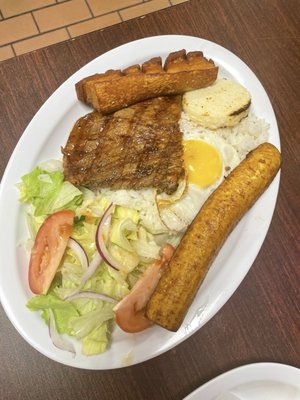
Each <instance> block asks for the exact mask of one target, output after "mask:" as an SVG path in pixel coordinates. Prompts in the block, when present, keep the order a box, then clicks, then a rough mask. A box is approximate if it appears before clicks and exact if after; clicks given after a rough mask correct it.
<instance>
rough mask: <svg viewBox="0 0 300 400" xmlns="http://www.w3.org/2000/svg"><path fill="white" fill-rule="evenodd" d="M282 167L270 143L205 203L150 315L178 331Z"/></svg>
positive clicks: (154, 297)
mask: <svg viewBox="0 0 300 400" xmlns="http://www.w3.org/2000/svg"><path fill="white" fill-rule="evenodd" d="M280 164H281V155H280V152H279V151H278V150H277V149H276V147H275V146H273V145H272V144H270V143H263V144H261V145H260V146H258V147H257V148H256V149H254V150H253V151H251V152H250V153H249V154H248V155H247V157H246V159H244V160H243V161H242V162H241V163H240V164H239V165H238V166H237V167H236V168H235V169H234V170H233V171H232V172H231V174H230V175H229V176H228V177H227V178H226V179H225V180H224V181H223V183H222V184H221V185H220V186H219V187H218V188H217V189H216V190H215V192H214V193H213V194H212V195H211V196H210V197H209V198H208V200H207V201H206V203H205V204H204V205H203V207H202V208H201V210H200V211H199V213H198V215H197V216H196V218H195V219H194V221H193V222H192V224H191V226H190V227H189V228H188V230H187V231H186V233H185V235H184V236H183V238H182V240H181V243H180V244H179V246H178V248H177V249H176V251H175V253H174V255H173V257H172V259H171V261H170V263H169V265H168V267H167V269H166V271H165V273H164V275H163V276H162V278H161V280H160V281H159V284H158V286H157V288H156V290H155V292H154V293H153V295H152V297H151V299H150V300H149V302H148V304H147V308H146V316H147V318H148V319H150V320H151V321H153V322H154V323H156V324H158V325H161V326H162V327H164V328H166V329H169V330H171V331H176V330H177V329H178V328H179V327H180V325H181V323H182V321H183V319H184V317H185V314H186V312H187V310H188V308H189V306H190V304H191V302H192V301H193V299H194V297H195V295H196V293H197V291H198V288H199V286H200V284H201V282H202V281H203V279H204V277H205V275H206V273H207V271H208V269H209V267H210V265H211V264H212V262H213V260H214V258H215V257H216V255H217V253H218V251H219V249H220V248H221V246H222V245H223V243H224V241H225V240H226V238H227V237H228V235H229V233H230V232H231V231H232V229H233V228H234V227H235V225H236V224H237V223H238V221H239V220H240V219H241V217H242V216H243V215H244V214H245V212H246V211H247V210H248V209H249V208H250V207H251V206H252V205H253V204H254V203H255V201H256V200H257V199H258V197H259V196H260V195H261V194H262V193H263V192H264V191H265V189H266V188H267V187H268V186H269V184H270V183H271V182H272V180H273V178H274V177H275V175H276V173H277V172H278V170H279V168H280Z"/></svg>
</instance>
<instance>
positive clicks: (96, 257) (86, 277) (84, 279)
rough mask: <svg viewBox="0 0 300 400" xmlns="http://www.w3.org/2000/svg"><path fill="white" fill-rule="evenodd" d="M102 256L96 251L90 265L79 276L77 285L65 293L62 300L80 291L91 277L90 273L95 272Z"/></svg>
mask: <svg viewBox="0 0 300 400" xmlns="http://www.w3.org/2000/svg"><path fill="white" fill-rule="evenodd" d="M101 261H102V258H101V256H100V254H99V253H98V252H97V251H96V253H95V255H94V257H93V259H92V261H91V262H90V265H89V266H88V268H87V270H86V271H85V273H84V274H83V275H82V277H81V281H80V284H79V286H78V287H77V288H76V289H75V290H74V291H73V292H72V293H71V294H69V295H67V296H66V297H65V298H64V300H67V299H68V298H69V297H70V296H73V295H75V294H77V293H79V292H80V290H81V289H82V288H83V286H84V285H85V283H86V282H87V281H88V280H89V279H90V278H91V277H92V275H93V274H94V273H95V272H96V269H97V268H98V267H99V264H100V263H101Z"/></svg>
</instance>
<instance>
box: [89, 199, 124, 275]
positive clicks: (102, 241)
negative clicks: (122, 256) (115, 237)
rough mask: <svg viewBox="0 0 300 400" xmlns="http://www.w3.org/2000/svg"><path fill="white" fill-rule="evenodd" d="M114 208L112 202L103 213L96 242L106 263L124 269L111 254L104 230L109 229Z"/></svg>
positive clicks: (117, 268)
mask: <svg viewBox="0 0 300 400" xmlns="http://www.w3.org/2000/svg"><path fill="white" fill-rule="evenodd" d="M113 209H114V205H113V203H111V204H110V205H109V206H108V208H107V209H106V211H105V213H104V214H103V216H102V218H101V220H100V222H99V224H98V226H97V231H96V237H95V242H96V247H97V250H98V252H99V254H100V255H101V257H102V258H103V260H104V261H105V262H106V264H108V265H109V266H110V267H112V268H114V269H116V270H117V271H119V270H121V269H122V265H121V264H120V263H119V262H118V261H117V260H115V258H114V257H113V256H112V255H111V254H109V251H108V250H107V247H106V241H107V238H105V233H106V232H104V229H107V230H108V228H109V225H110V221H111V216H112V213H113Z"/></svg>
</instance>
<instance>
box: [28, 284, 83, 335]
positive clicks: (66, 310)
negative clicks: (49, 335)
mask: <svg viewBox="0 0 300 400" xmlns="http://www.w3.org/2000/svg"><path fill="white" fill-rule="evenodd" d="M27 307H28V308H29V309H30V310H31V311H38V310H40V311H42V317H43V319H44V320H45V322H46V323H47V324H48V323H49V315H48V309H49V308H50V309H51V310H52V311H53V314H54V318H55V323H56V328H57V330H58V332H59V333H68V334H71V333H72V330H71V328H70V326H69V322H70V319H72V318H74V317H78V316H79V313H78V311H77V309H76V307H75V306H74V305H73V304H72V303H70V302H66V301H63V300H62V299H60V298H59V297H58V296H57V295H56V294H55V293H53V292H50V293H48V294H47V295H39V296H35V297H32V298H31V299H29V301H28V302H27Z"/></svg>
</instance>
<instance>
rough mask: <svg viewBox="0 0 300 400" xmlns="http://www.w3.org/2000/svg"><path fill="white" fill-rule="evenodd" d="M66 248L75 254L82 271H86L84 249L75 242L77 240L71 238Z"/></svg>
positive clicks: (86, 260)
mask: <svg viewBox="0 0 300 400" xmlns="http://www.w3.org/2000/svg"><path fill="white" fill-rule="evenodd" d="M68 247H70V249H72V250H73V251H74V252H75V253H76V255H77V257H78V259H79V261H80V263H81V265H82V267H83V269H84V270H85V271H86V270H87V269H88V265H89V260H88V256H87V254H86V252H85V250H84V248H83V247H82V246H81V244H80V243H78V242H77V240H75V239H73V238H70V239H69V242H68Z"/></svg>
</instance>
